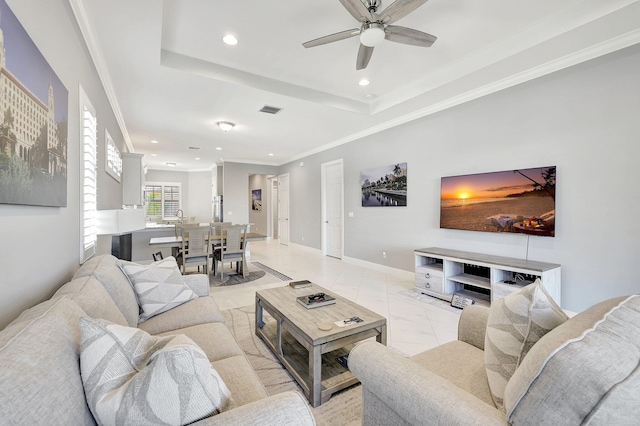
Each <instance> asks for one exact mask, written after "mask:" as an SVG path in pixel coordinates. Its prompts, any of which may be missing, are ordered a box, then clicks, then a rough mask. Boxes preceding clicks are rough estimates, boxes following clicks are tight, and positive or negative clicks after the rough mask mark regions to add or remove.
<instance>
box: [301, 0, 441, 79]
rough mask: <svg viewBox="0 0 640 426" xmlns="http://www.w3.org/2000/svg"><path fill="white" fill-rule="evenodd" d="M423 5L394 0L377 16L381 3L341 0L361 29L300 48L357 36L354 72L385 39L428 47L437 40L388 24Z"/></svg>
mask: <svg viewBox="0 0 640 426" xmlns="http://www.w3.org/2000/svg"><path fill="white" fill-rule="evenodd" d="M426 2H427V0H396V1H395V2H393V3H391V5H390V6H389V7H387V8H386V9H385V10H383V11H382V12H381V13H380V14H378V8H379V7H380V6H381V4H382V1H381V0H365V1H364V3H363V2H362V1H361V0H340V3H342V5H343V6H344V8H345V9H347V11H348V12H349V13H350V14H351V16H353V17H354V18H356V20H358V21H359V22H361V23H362V25H361V26H360V28H354V29H352V30H346V31H341V32H339V33H335V34H331V35H328V36H324V37H320V38H317V39H315V40H311V41H308V42H306V43H302V45H303V46H304V47H307V48H309V47H315V46H321V45H323V44H327V43H333V42H334V41H339V40H344V39H347V38H351V37H355V36H357V35H360V50H358V58H357V59H356V69H357V70H361V69H364V68H366V67H367V65H368V64H369V60H370V59H371V55H372V54H373V48H374V47H375V46H376V45H378V44H379V43H380V42H381V41H382V40H385V39H386V40H389V41H395V42H396V43H404V44H410V45H413V46H422V47H429V46H431V45H432V44H433V43H434V42H435V41H436V39H437V37H436V36H433V35H431V34H427V33H423V32H422V31H418V30H413V29H411V28H405V27H399V26H397V25H391V24H392V23H394V22H396V21H397V20H399V19H401V18H404V17H405V16H407V15H408V14H409V13H411V12H413V11H414V10H416V9H417V8H418V7H420V6H422V5H423V4H424V3H426Z"/></svg>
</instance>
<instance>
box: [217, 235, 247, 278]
mask: <svg viewBox="0 0 640 426" xmlns="http://www.w3.org/2000/svg"><path fill="white" fill-rule="evenodd" d="M246 231H247V225H223V226H222V247H221V249H220V250H217V251H216V254H217V259H214V262H217V261H220V280H224V262H225V261H228V262H230V263H231V264H233V261H236V262H242V277H243V278H244V277H245V264H246V254H245V253H246V247H247V245H246V243H245V238H246V235H247V232H246Z"/></svg>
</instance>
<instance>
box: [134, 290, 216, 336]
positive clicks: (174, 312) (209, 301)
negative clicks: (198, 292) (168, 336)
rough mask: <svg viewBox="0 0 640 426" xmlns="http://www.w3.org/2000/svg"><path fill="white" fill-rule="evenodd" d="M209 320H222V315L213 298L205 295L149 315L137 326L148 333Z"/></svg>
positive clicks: (170, 329)
mask: <svg viewBox="0 0 640 426" xmlns="http://www.w3.org/2000/svg"><path fill="white" fill-rule="evenodd" d="M210 322H224V317H223V316H222V312H220V308H219V307H218V305H217V304H216V302H215V301H214V300H213V298H212V297H211V296H206V297H198V298H197V299H193V300H190V301H188V302H187V303H184V304H182V305H180V306H177V307H175V308H173V309H171V310H169V311H166V312H163V313H161V314H160V315H156V316H155V317H151V318H149V319H148V320H147V321H145V322H142V323H140V324H138V327H139V328H140V329H141V330H144V331H146V332H147V333H149V334H159V333H164V332H166V331H172V330H179V329H181V328H184V327H191V326H193V325H198V324H207V323H210ZM173 334H175V333H173Z"/></svg>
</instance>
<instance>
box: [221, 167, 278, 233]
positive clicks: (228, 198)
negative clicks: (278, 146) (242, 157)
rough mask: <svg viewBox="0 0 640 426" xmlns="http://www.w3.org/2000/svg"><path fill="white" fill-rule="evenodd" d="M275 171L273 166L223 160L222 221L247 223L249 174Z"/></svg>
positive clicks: (274, 173)
mask: <svg viewBox="0 0 640 426" xmlns="http://www.w3.org/2000/svg"><path fill="white" fill-rule="evenodd" d="M277 171H278V168H277V167H274V166H264V165H259V164H244V163H231V162H227V161H225V163H224V166H223V192H222V195H223V196H224V199H223V202H224V221H225V222H233V223H249V199H250V198H251V197H250V195H248V192H249V189H248V188H249V176H250V175H253V174H263V175H276V174H278V173H277ZM218 179H219V177H218ZM263 197H264V195H263ZM229 213H231V214H229ZM252 229H253V228H252ZM265 232H266V231H265Z"/></svg>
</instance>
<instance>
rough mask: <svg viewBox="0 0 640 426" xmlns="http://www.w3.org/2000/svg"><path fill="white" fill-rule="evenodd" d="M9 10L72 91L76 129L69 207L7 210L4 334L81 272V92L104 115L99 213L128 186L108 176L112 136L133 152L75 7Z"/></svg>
mask: <svg viewBox="0 0 640 426" xmlns="http://www.w3.org/2000/svg"><path fill="white" fill-rule="evenodd" d="M7 3H8V4H9V6H10V7H11V9H12V10H13V12H14V13H15V15H16V16H17V18H18V20H19V21H20V23H21V24H22V26H24V27H25V29H26V31H27V33H28V34H29V35H30V36H31V38H32V39H33V41H34V43H35V44H36V46H37V47H38V48H39V49H40V52H41V53H42V54H43V55H44V57H45V58H46V59H47V61H48V62H49V64H50V65H51V67H52V68H53V70H54V71H55V72H56V74H57V75H58V77H59V78H60V80H62V83H63V84H64V85H65V86H66V88H67V90H68V91H69V111H68V122H69V128H68V148H67V151H68V173H67V207H61V208H56V207H34V206H14V205H6V204H0V270H1V271H2V273H1V274H0V328H2V327H4V326H5V325H6V324H7V323H9V322H10V321H11V320H13V319H14V318H15V317H17V316H18V314H19V313H20V312H21V311H23V310H24V309H26V308H28V307H31V306H33V305H34V304H36V303H38V302H40V301H42V300H44V299H46V298H48V297H50V296H51V295H52V294H53V293H54V292H55V290H57V289H58V288H59V287H60V286H61V285H62V284H64V283H65V282H66V281H68V280H69V279H70V278H71V277H72V276H73V274H74V273H75V271H76V270H77V268H78V267H79V261H80V236H79V232H80V224H79V193H80V191H79V186H80V179H79V162H80V158H79V146H80V138H79V127H80V124H79V114H80V113H79V105H78V103H79V101H78V99H79V92H78V87H79V86H78V85H79V84H81V85H82V87H83V89H84V91H85V92H86V93H87V95H88V97H89V99H90V100H91V102H92V104H93V106H94V107H95V108H96V112H97V115H98V209H114V208H119V207H121V205H122V187H121V185H120V184H119V183H117V182H116V181H115V180H113V178H111V177H110V176H108V175H107V174H106V172H105V171H104V133H105V129H108V130H109V133H110V134H111V137H112V138H113V140H114V141H115V143H116V144H117V145H118V148H119V149H120V151H121V152H124V151H125V147H124V142H123V137H122V133H121V132H120V130H119V128H118V126H117V122H116V120H115V116H114V114H113V112H112V110H111V107H110V105H109V102H108V100H107V98H106V95H105V93H104V90H103V88H102V85H101V84H100V82H99V79H98V77H97V74H96V71H95V68H94V67H93V64H92V62H91V60H90V58H89V56H88V54H87V50H86V47H85V45H84V42H83V41H82V38H81V36H80V30H79V29H78V28H77V26H76V24H75V19H74V17H73V13H72V12H71V8H70V6H69V3H68V1H67V0H30V1H19V0H8V1H7ZM7 54H11V53H10V52H7Z"/></svg>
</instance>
